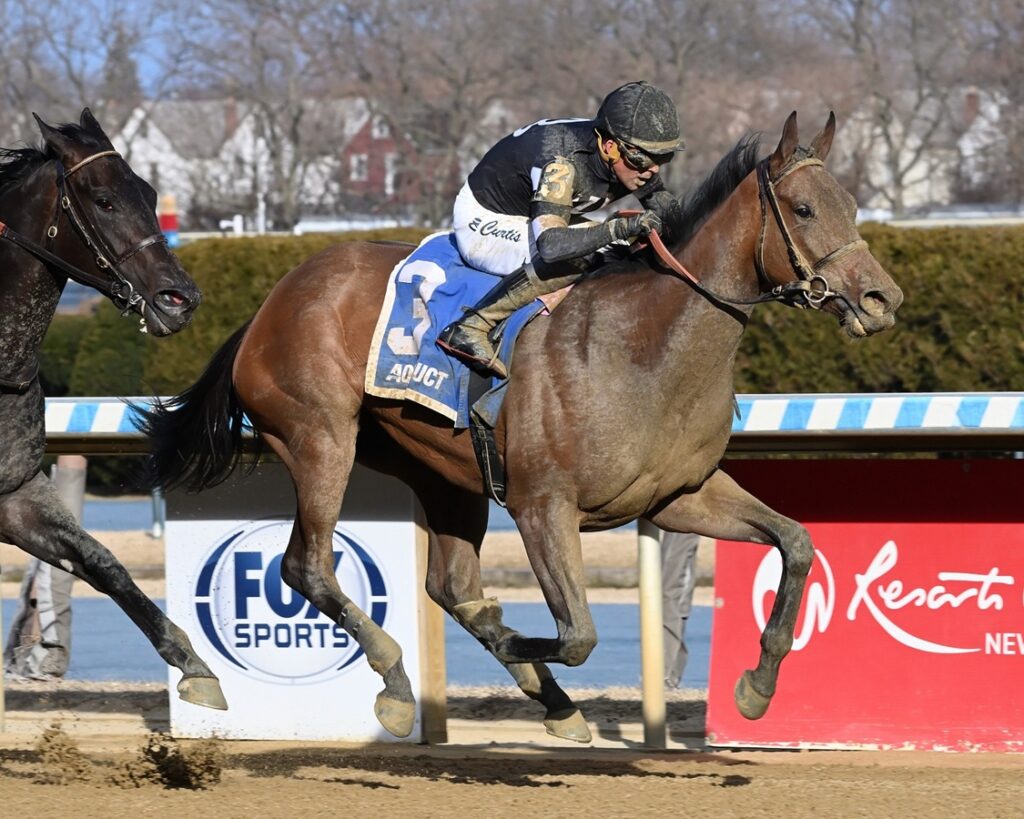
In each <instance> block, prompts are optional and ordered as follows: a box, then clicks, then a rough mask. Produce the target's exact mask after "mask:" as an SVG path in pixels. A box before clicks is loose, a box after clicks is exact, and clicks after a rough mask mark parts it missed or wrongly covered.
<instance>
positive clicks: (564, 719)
mask: <svg viewBox="0 0 1024 819" xmlns="http://www.w3.org/2000/svg"><path fill="white" fill-rule="evenodd" d="M544 727H545V728H547V729H548V733H549V734H551V736H553V737H558V738H559V739H569V740H572V741H573V742H590V741H591V740H592V739H593V737H592V736H591V735H590V728H588V727H587V721H586V720H585V719H583V714H582V713H580V709H579V708H573V709H571V710H568V711H557V712H555V713H554V714H550V715H549V716H547V717H545V718H544Z"/></svg>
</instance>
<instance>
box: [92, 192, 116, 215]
mask: <svg viewBox="0 0 1024 819" xmlns="http://www.w3.org/2000/svg"><path fill="white" fill-rule="evenodd" d="M96 207H98V208H99V209H100V210H105V211H106V212H107V213H110V211H112V210H113V209H114V203H113V202H111V201H110V200H109V199H107V197H105V196H101V197H99V198H98V199H97V200H96Z"/></svg>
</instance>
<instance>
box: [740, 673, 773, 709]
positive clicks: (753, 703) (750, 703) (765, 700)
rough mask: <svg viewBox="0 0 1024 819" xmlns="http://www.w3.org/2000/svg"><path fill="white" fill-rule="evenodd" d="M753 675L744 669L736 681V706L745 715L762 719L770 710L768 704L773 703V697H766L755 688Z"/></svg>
mask: <svg viewBox="0 0 1024 819" xmlns="http://www.w3.org/2000/svg"><path fill="white" fill-rule="evenodd" d="M751 676H752V675H751V673H750V672H749V671H744V672H743V673H742V674H741V675H740V678H739V679H738V680H737V681H736V690H735V691H734V692H733V698H734V699H735V700H736V708H738V709H739V712H740V713H741V714H742V715H743V716H745V717H746V718H747V719H761V717H763V716H764V714H765V712H766V711H767V710H768V706H769V705H771V702H772V698H771V697H766V696H765V695H764V694H762V693H761V692H760V691H758V690H757V689H756V688H754V684H753V682H751Z"/></svg>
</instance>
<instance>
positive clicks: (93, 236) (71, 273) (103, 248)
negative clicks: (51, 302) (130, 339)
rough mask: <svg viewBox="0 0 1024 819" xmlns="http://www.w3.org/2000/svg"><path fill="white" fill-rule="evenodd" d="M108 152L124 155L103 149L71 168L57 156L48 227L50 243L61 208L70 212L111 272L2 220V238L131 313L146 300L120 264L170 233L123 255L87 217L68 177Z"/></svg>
mask: <svg viewBox="0 0 1024 819" xmlns="http://www.w3.org/2000/svg"><path fill="white" fill-rule="evenodd" d="M108 156H109V157H117V158H118V159H120V158H121V154H119V153H118V152H117V151H113V150H110V151H99V152H97V153H95V154H92V155H90V156H87V157H86V158H85V159H83V160H82V161H80V162H78V163H76V164H75V165H73V166H71V168H69V169H67V170H64V165H63V163H61V161H60V160H59V159H58V160H56V162H57V204H56V207H55V208H54V214H53V218H52V219H51V222H50V227H49V228H47V231H46V237H47V241H46V244H47V246H49V245H51V244H52V242H53V240H54V239H55V238H56V237H57V232H58V226H59V222H60V214H61V211H64V212H65V213H67V216H68V219H69V220H70V221H71V224H72V226H73V227H74V228H75V231H76V232H77V233H78V237H79V238H80V239H81V240H82V242H83V243H84V244H85V246H86V247H87V248H88V249H89V250H90V251H91V252H92V253H93V255H94V256H95V257H96V267H98V268H100V270H104V271H107V275H105V276H97V275H96V274H95V273H91V272H88V271H85V270H82V269H81V268H79V267H76V266H75V265H73V264H71V263H70V262H67V261H65V260H64V259H62V258H61V257H60V256H57V255H56V254H55V253H52V252H51V251H50V250H49V249H48V247H43V246H42V245H39V244H37V243H36V242H34V241H32V240H31V239H29V238H27V237H25V236H22V235H21V234H20V233H18V232H17V231H15V230H12V229H11V228H10V227H8V226H7V224H6V223H4V222H0V239H6V240H8V241H9V242H12V243H13V244H16V245H17V246H18V247H20V248H22V249H23V250H25V251H27V252H28V253H31V254H32V255H33V256H35V257H36V258H37V259H39V260H40V261H42V262H44V263H45V264H50V265H53V266H55V267H57V268H59V269H60V270H61V271H63V272H64V273H65V274H66V275H67V276H68V278H70V279H73V280H74V281H76V282H78V283H79V284H83V285H85V286H86V287H92V288H94V289H95V290H98V291H99V292H100V293H103V294H104V295H105V296H107V297H109V298H110V300H111V301H113V302H114V304H115V305H116V306H117V307H118V309H120V310H121V314H122V315H128V313H130V312H131V311H132V310H135V309H138V308H139V307H140V305H142V304H145V301H144V299H143V298H142V294H141V293H138V292H136V291H135V288H134V287H133V286H132V283H131V282H130V281H128V279H127V278H126V277H125V275H124V274H123V273H122V272H121V270H120V267H121V265H123V264H124V263H125V262H126V261H128V260H129V259H130V258H132V257H133V256H134V255H136V254H137V253H139V252H140V251H142V250H144V249H145V248H147V247H150V246H151V245H156V244H160V243H165V244H166V242H167V237H165V236H164V235H163V233H154V234H152V235H150V236H147V237H146V238H145V239H143V240H142V241H141V242H136V243H135V244H134V245H132V246H131V247H130V248H128V249H127V250H126V251H124V252H123V253H121V254H120V255H117V254H115V253H114V252H113V251H112V250H111V249H110V247H109V246H108V245H107V243H106V242H105V241H104V240H103V238H102V234H101V232H100V231H99V229H98V228H97V227H96V225H95V224H93V222H92V221H90V220H89V219H88V218H87V217H85V216H83V213H84V209H83V208H82V207H81V205H80V204H79V202H78V197H77V195H76V194H75V191H74V188H73V187H72V186H71V185H70V184H68V180H69V179H70V178H71V176H72V175H73V174H74V173H76V172H77V171H79V170H81V169H82V168H84V167H85V166H86V165H88V164H89V163H90V162H95V161H96V160H97V159H102V158H103V157H108Z"/></svg>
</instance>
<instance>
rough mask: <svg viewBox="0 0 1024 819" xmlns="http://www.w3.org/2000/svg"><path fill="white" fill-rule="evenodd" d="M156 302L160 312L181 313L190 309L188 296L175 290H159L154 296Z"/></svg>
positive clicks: (190, 304)
mask: <svg viewBox="0 0 1024 819" xmlns="http://www.w3.org/2000/svg"><path fill="white" fill-rule="evenodd" d="M156 301H157V304H158V306H159V307H160V309H161V310H163V311H164V312H166V313H171V314H177V313H183V312H185V311H187V310H189V309H191V307H192V303H191V301H190V300H189V298H188V296H187V295H185V294H184V293H181V292H179V291H177V290H161V291H160V292H159V293H157V294H156Z"/></svg>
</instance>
